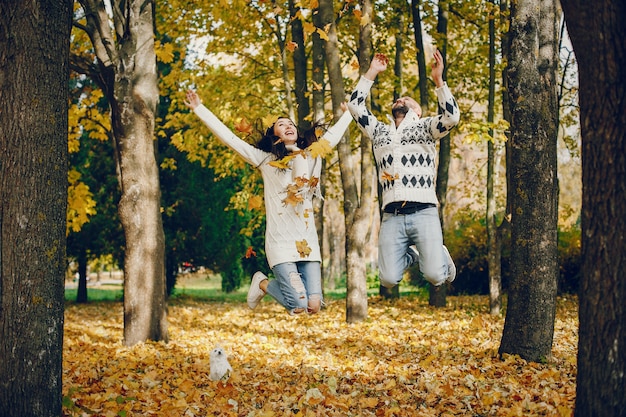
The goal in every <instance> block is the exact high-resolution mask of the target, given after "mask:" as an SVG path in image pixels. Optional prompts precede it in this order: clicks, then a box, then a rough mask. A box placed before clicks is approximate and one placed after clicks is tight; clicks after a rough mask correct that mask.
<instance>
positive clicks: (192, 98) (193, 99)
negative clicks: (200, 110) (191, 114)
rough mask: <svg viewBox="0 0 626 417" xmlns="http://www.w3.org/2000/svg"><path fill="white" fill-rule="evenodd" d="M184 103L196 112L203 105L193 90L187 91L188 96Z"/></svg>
mask: <svg viewBox="0 0 626 417" xmlns="http://www.w3.org/2000/svg"><path fill="white" fill-rule="evenodd" d="M184 102H185V105H186V106H187V107H189V108H190V109H191V110H194V109H195V108H196V107H198V106H199V105H200V104H202V101H200V97H198V94H197V93H196V92H195V91H193V90H187V95H186V96H185V101H184Z"/></svg>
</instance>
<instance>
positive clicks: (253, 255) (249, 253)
mask: <svg viewBox="0 0 626 417" xmlns="http://www.w3.org/2000/svg"><path fill="white" fill-rule="evenodd" d="M250 258H256V252H255V251H254V249H252V246H248V249H246V259H250Z"/></svg>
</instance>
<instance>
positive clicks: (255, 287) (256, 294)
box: [248, 271, 267, 310]
mask: <svg viewBox="0 0 626 417" xmlns="http://www.w3.org/2000/svg"><path fill="white" fill-rule="evenodd" d="M266 279H267V276H265V274H264V273H263V272H261V271H257V272H255V273H254V275H253V276H252V282H251V283H250V289H249V290H248V307H250V309H251V310H254V309H255V308H256V306H258V305H259V303H260V302H261V300H262V299H263V297H264V296H265V291H263V290H262V289H261V287H260V284H261V282H262V281H264V280H266Z"/></svg>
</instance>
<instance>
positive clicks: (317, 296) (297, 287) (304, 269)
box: [267, 261, 322, 313]
mask: <svg viewBox="0 0 626 417" xmlns="http://www.w3.org/2000/svg"><path fill="white" fill-rule="evenodd" d="M272 272H273V273H274V276H275V278H276V279H272V280H270V281H269V283H268V284H267V293H268V294H269V295H271V296H272V297H273V298H274V299H275V300H276V301H278V303H279V304H281V305H282V306H283V307H285V308H286V309H287V310H288V311H289V312H290V313H293V312H294V310H296V309H303V310H304V311H307V310H309V301H315V302H317V301H319V304H320V305H321V302H322V270H321V267H320V263H319V262H317V261H302V262H285V263H282V264H278V265H274V268H272ZM317 310H319V308H317V309H313V311H309V312H311V313H316V312H317Z"/></svg>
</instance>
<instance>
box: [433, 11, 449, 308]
mask: <svg viewBox="0 0 626 417" xmlns="http://www.w3.org/2000/svg"><path fill="white" fill-rule="evenodd" d="M448 7H449V5H448V2H447V1H440V2H439V14H438V20H437V33H439V34H440V35H441V37H442V39H441V42H440V45H439V46H438V48H439V50H440V51H441V56H442V57H443V61H444V65H445V66H444V70H443V71H444V74H443V76H444V79H446V78H447V77H446V74H447V72H448V66H447V51H448ZM449 171H450V135H449V134H448V135H446V136H444V137H443V138H441V139H440V140H439V161H438V165H437V180H436V186H435V191H436V193H437V200H438V201H439V220H440V221H441V228H442V230H443V229H444V221H443V213H444V209H445V207H446V201H447V195H448V177H449ZM429 287H430V288H429V292H428V294H429V297H428V304H429V305H431V306H433V307H445V305H446V295H447V291H448V288H447V286H446V285H442V286H440V287H438V288H436V287H434V286H433V285H429Z"/></svg>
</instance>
